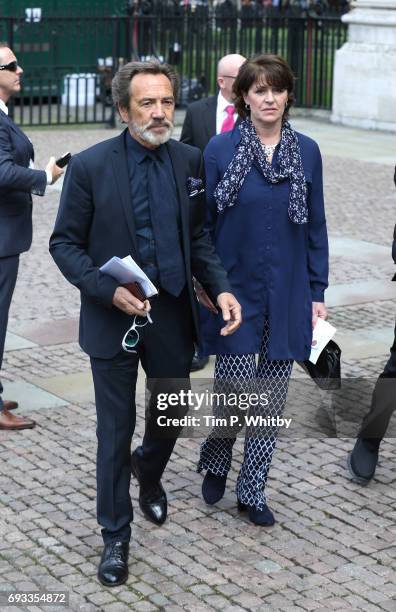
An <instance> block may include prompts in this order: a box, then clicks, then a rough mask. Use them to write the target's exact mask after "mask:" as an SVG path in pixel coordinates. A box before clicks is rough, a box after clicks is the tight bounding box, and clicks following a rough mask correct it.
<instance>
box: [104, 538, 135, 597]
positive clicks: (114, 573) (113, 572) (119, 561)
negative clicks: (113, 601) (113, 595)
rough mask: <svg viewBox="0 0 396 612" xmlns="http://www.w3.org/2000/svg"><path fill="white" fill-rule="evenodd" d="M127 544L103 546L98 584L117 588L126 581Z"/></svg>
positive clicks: (116, 543) (111, 543) (117, 543)
mask: <svg viewBox="0 0 396 612" xmlns="http://www.w3.org/2000/svg"><path fill="white" fill-rule="evenodd" d="M128 554H129V542H110V543H109V544H105V547H104V549H103V553H102V557H101V559H100V563H99V568H98V579H99V582H101V583H102V584H104V585H105V586H109V587H112V586H118V585H119V584H124V582H126V581H127V579H128Z"/></svg>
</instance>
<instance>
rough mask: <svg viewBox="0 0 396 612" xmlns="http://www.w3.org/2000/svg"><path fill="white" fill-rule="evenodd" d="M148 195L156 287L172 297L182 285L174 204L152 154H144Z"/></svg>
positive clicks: (164, 171)
mask: <svg viewBox="0 0 396 612" xmlns="http://www.w3.org/2000/svg"><path fill="white" fill-rule="evenodd" d="M148 161H149V163H148V174H147V178H148V193H149V203H150V214H151V224H152V227H153V233H154V239H155V252H156V259H157V265H158V270H159V277H160V285H161V287H162V288H163V289H165V291H167V292H168V293H171V294H172V295H174V296H176V297H177V296H178V295H180V293H181V291H182V289H183V288H184V285H185V284H186V275H185V267H184V259H183V254H182V250H181V247H180V239H179V232H178V225H177V212H178V201H177V196H176V193H175V188H174V185H173V179H172V177H171V176H169V168H167V166H166V164H165V162H163V161H162V160H161V159H160V158H159V157H158V155H157V154H156V152H155V151H150V153H149V154H148Z"/></svg>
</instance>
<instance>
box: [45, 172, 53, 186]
mask: <svg viewBox="0 0 396 612" xmlns="http://www.w3.org/2000/svg"><path fill="white" fill-rule="evenodd" d="M45 174H46V175H47V185H52V174H51V172H50V171H49V170H46V171H45Z"/></svg>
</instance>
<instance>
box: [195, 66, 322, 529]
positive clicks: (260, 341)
mask: <svg viewBox="0 0 396 612" xmlns="http://www.w3.org/2000/svg"><path fill="white" fill-rule="evenodd" d="M293 89H294V77H293V74H292V72H291V70H290V68H289V66H288V65H287V64H286V62H285V61H284V60H283V59H282V58H281V57H279V56H275V55H260V56H257V57H255V58H253V59H251V60H247V61H246V62H245V63H244V64H243V65H242V67H241V68H240V71H239V73H238V76H237V78H236V80H235V83H234V94H235V107H236V110H237V112H238V114H239V116H240V117H241V118H242V121H241V123H240V124H239V125H238V126H237V127H235V128H234V129H233V130H232V131H231V132H227V133H225V134H220V135H218V136H215V137H214V138H212V140H211V141H210V142H209V144H208V146H207V148H206V150H205V153H204V157H205V167H206V181H207V184H206V190H207V200H208V209H209V213H208V224H209V227H210V230H211V233H212V237H213V240H214V242H215V245H216V250H217V253H218V254H219V256H220V258H221V260H222V263H223V265H224V267H225V269H226V270H227V272H228V276H229V279H230V282H231V285H232V287H233V291H234V293H235V295H236V297H237V299H238V300H239V302H240V303H241V305H242V313H243V320H244V322H243V325H242V326H241V327H240V329H239V330H238V331H237V332H236V333H235V334H233V335H232V336H227V337H224V336H220V335H219V330H220V328H221V325H222V321H221V316H220V314H213V313H214V312H215V307H214V306H213V304H211V302H210V300H209V298H208V296H207V295H206V294H205V293H204V292H202V291H201V292H199V298H200V301H201V303H202V304H203V305H206V306H207V307H208V308H209V309H210V310H211V311H212V314H210V313H209V312H207V311H205V312H204V313H203V316H202V346H201V351H202V353H203V354H205V355H209V354H215V355H216V363H215V388H216V390H219V389H220V390H221V388H222V384H223V385H225V384H226V382H227V381H230V380H232V381H233V386H232V389H233V390H237V391H238V392H239V393H240V392H242V391H246V390H248V389H249V390H252V383H253V382H254V383H255V385H256V387H255V389H256V390H258V391H259V393H260V392H263V391H266V392H267V397H268V401H266V400H264V401H260V403H259V405H258V406H257V405H255V406H254V407H253V406H252V405H251V407H250V414H255V415H260V414H261V415H266V416H267V417H268V416H274V417H276V416H280V415H281V413H282V409H283V406H284V404H285V401H286V395H287V388H288V381H289V378H290V375H291V370H292V365H293V360H305V359H308V357H309V354H310V348H311V341H312V329H313V327H314V325H315V323H316V320H317V318H318V317H322V318H326V316H327V313H326V308H325V305H324V292H325V289H326V288H327V285H328V242H327V229H326V218H325V212H324V203H323V184H322V161H321V155H320V151H319V148H318V145H317V144H316V143H315V142H314V141H313V140H311V139H310V138H308V137H307V136H304V135H303V134H299V133H297V132H295V131H294V130H293V128H292V127H291V126H290V124H289V123H288V121H287V117H288V110H289V108H290V106H291V105H292V104H293V102H294V94H293ZM256 354H258V363H257V364H256ZM228 390H229V387H228ZM230 412H231V409H230V407H229V406H223V407H217V409H215V413H216V415H221V416H224V414H228V415H229V414H230ZM242 420H243V419H242ZM240 426H241V425H240V423H239V425H236V426H234V427H231V429H230V430H227V435H226V437H224V435H225V434H224V430H223V431H220V430H219V428H217V429H214V430H213V431H212V432H211V434H210V435H209V437H208V438H207V439H206V440H205V442H204V443H203V445H202V447H201V453H200V460H199V465H198V471H201V470H202V469H205V470H206V475H205V478H204V481H203V485H202V493H203V497H204V499H205V501H206V502H207V503H209V504H213V503H216V501H218V500H219V499H221V498H222V496H223V495H224V491H225V486H226V479H227V473H228V471H229V469H230V466H231V457H232V447H233V444H234V442H235V437H236V433H237V431H238V429H240ZM223 429H224V428H223ZM275 444H276V428H275V429H274V428H273V429H272V430H265V431H264V430H258V429H257V428H254V427H248V428H247V431H246V437H245V449H244V460H243V464H242V467H241V470H240V472H239V476H238V480H237V486H236V493H237V498H238V506H239V509H240V510H244V509H246V510H248V512H249V517H250V520H251V521H252V522H253V523H256V524H259V525H272V524H273V523H274V517H273V514H272V512H271V510H270V509H269V508H268V506H267V503H266V497H265V485H266V481H267V476H268V471H269V468H270V465H271V460H272V455H273V452H274V450H275Z"/></svg>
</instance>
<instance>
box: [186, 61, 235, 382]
mask: <svg viewBox="0 0 396 612" xmlns="http://www.w3.org/2000/svg"><path fill="white" fill-rule="evenodd" d="M245 61H246V58H245V57H243V56H242V55H239V54H237V53H233V54H230V55H225V56H224V57H222V58H221V59H220V61H219V62H218V64H217V85H218V87H219V91H218V93H217V94H216V95H214V96H210V97H208V98H202V99H201V100H197V101H196V102H193V103H192V104H190V105H189V106H188V108H187V111H186V116H185V119H184V123H183V127H182V132H181V136H180V140H181V142H184V143H186V144H189V145H192V146H194V147H198V149H201V151H202V152H203V151H204V149H205V147H206V145H207V144H208V142H209V140H210V139H211V138H212V136H215V135H216V134H222V133H224V132H228V131H229V130H232V129H233V127H234V126H235V124H236V123H237V121H238V114H237V112H236V110H235V106H234V97H233V93H232V86H233V84H234V81H235V79H236V77H237V74H238V70H239V68H240V67H241V66H242V64H243V63H244V62H245ZM207 363H208V358H207V357H201V356H200V355H199V353H198V351H197V350H196V351H195V353H194V357H193V361H192V365H191V371H192V372H196V371H197V370H202V369H203V368H204V367H205V366H206V364H207Z"/></svg>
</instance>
